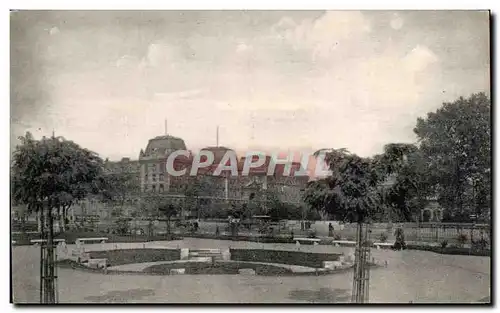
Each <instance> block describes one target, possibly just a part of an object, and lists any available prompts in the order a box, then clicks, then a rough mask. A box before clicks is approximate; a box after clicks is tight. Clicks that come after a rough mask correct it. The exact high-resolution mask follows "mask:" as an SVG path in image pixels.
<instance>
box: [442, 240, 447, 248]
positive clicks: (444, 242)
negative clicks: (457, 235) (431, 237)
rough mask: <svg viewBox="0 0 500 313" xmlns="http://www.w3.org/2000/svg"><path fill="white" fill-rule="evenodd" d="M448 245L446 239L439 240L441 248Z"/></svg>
mask: <svg viewBox="0 0 500 313" xmlns="http://www.w3.org/2000/svg"><path fill="white" fill-rule="evenodd" d="M447 246H448V240H443V241H441V249H444V248H446V247H447Z"/></svg>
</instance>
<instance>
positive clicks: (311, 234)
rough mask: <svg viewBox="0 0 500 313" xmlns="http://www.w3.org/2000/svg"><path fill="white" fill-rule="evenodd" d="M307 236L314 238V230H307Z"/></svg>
mask: <svg viewBox="0 0 500 313" xmlns="http://www.w3.org/2000/svg"><path fill="white" fill-rule="evenodd" d="M307 237H308V238H316V231H314V230H312V231H310V232H309V234H308V235H307Z"/></svg>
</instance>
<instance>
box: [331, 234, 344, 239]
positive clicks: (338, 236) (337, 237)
mask: <svg viewBox="0 0 500 313" xmlns="http://www.w3.org/2000/svg"><path fill="white" fill-rule="evenodd" d="M333 239H335V240H341V239H342V237H341V236H340V234H335V235H333Z"/></svg>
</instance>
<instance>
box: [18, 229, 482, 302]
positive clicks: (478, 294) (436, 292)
mask: <svg viewBox="0 0 500 313" xmlns="http://www.w3.org/2000/svg"><path fill="white" fill-rule="evenodd" d="M179 243H180V244H181V245H183V246H186V247H189V248H193V249H194V248H196V247H199V248H221V249H222V248H224V247H223V245H226V244H227V245H231V246H232V247H233V246H234V247H249V246H251V245H250V244H249V243H245V242H232V241H229V242H226V243H225V242H222V241H217V240H208V241H207V240H200V239H194V238H193V239H185V240H183V241H180V242H179ZM155 244H156V245H161V246H172V247H175V246H176V245H177V243H175V242H165V243H155ZM136 245H137V244H136ZM152 245H154V244H152ZM121 246H123V245H120V247H121ZM306 247H307V249H313V250H314V251H318V250H316V249H321V250H322V249H327V250H326V251H328V252H342V251H343V250H342V248H335V247H329V246H301V248H304V249H305V248H306ZM278 248H279V249H293V245H288V246H286V247H285V246H278ZM372 255H373V256H374V257H376V258H377V259H379V260H381V261H388V267H387V268H378V269H374V270H372V271H371V272H370V302H372V303H408V302H410V301H412V302H413V303H474V302H475V303H477V302H479V301H484V299H485V298H487V297H489V296H490V287H491V276H490V258H488V257H475V256H459V255H440V254H436V253H432V252H426V251H411V250H410V251H391V250H372ZM39 258H40V248H39V247H33V246H16V247H13V248H12V295H13V301H14V302H15V303H36V302H38V301H39V299H38V296H39V290H38V288H39V283H40V277H39V274H40V269H39ZM57 285H58V290H59V301H60V302H61V303H110V302H112V303H290V302H294V303H297V302H298V303H322V302H327V303H339V302H349V301H350V293H351V288H352V271H347V272H343V273H338V274H336V275H333V276H330V275H325V276H308V277H304V276H296V277H292V276H283V277H266V276H244V275H178V276H175V275H174V276H164V275H161V276H151V275H103V274H101V273H88V272H84V271H78V270H73V269H67V268H59V269H58V282H57Z"/></svg>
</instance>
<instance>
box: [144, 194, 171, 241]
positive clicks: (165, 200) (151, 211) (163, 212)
mask: <svg viewBox="0 0 500 313" xmlns="http://www.w3.org/2000/svg"><path fill="white" fill-rule="evenodd" d="M144 201H145V205H144V208H145V209H146V212H145V214H146V215H147V216H148V217H150V218H152V219H158V220H159V219H162V218H164V219H165V222H166V224H167V234H170V233H171V220H172V218H173V217H174V216H176V215H177V214H179V207H178V205H177V204H176V203H175V201H174V200H173V199H172V198H170V197H168V196H165V195H161V194H148V195H145V197H144ZM143 214H144V213H143Z"/></svg>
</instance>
